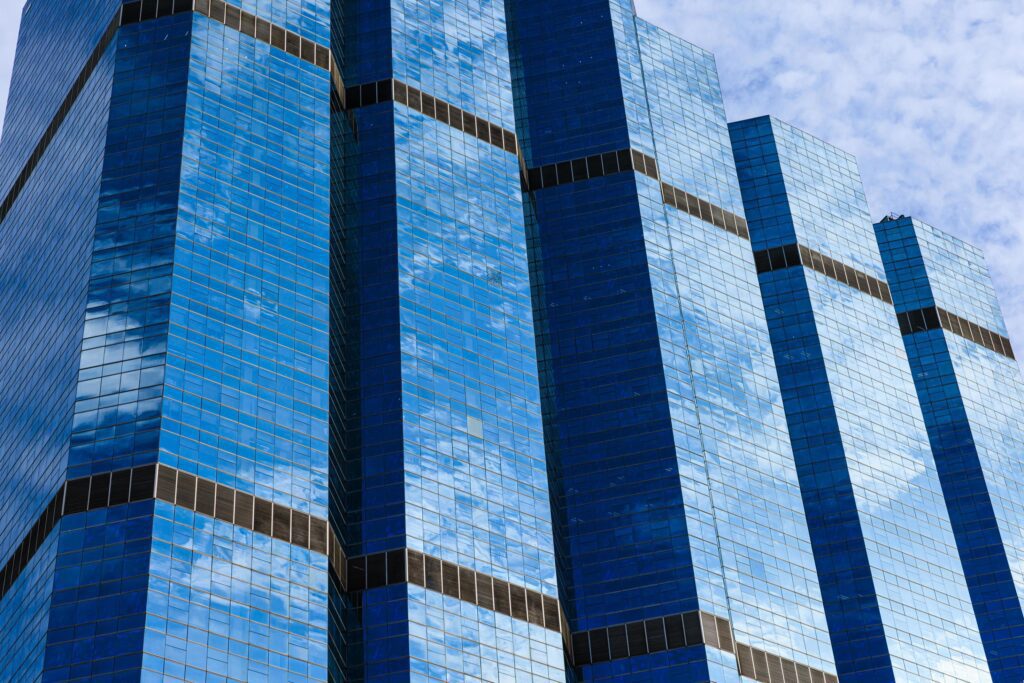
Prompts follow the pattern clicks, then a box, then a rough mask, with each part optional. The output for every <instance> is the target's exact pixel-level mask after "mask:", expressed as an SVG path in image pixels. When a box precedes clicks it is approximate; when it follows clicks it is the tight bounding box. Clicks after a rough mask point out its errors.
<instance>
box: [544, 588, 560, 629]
mask: <svg viewBox="0 0 1024 683" xmlns="http://www.w3.org/2000/svg"><path fill="white" fill-rule="evenodd" d="M544 626H545V627H546V628H549V629H551V630H552V631H558V630H560V629H561V621H560V620H559V618H558V601H557V600H555V599H554V598H552V597H549V596H547V595H545V596H544Z"/></svg>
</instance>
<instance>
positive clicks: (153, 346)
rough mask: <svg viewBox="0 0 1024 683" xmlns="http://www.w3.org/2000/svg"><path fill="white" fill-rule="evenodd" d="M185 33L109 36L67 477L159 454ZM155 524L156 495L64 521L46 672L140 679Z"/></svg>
mask: <svg viewBox="0 0 1024 683" xmlns="http://www.w3.org/2000/svg"><path fill="white" fill-rule="evenodd" d="M190 28H191V20H190V18H189V17H188V16H177V17H165V18H162V19H157V20H154V21H153V22H150V23H148V24H140V25H137V26H132V27H125V28H124V29H122V30H119V32H118V35H117V38H116V43H117V47H116V53H115V57H116V61H115V66H114V76H113V91H112V94H111V103H110V116H109V122H108V125H107V134H106V149H105V152H104V162H103V176H102V181H101V183H100V192H99V207H98V213H97V216H96V219H95V221H96V222H95V236H94V239H93V241H92V255H91V259H92V264H91V269H90V278H89V286H88V299H87V301H86V309H85V323H84V326H83V328H82V331H81V353H80V359H79V371H78V386H77V394H76V401H75V407H74V421H73V423H72V425H71V434H70V438H71V445H70V451H69V455H68V462H67V476H68V477H69V478H75V477H82V476H87V475H90V474H94V473H99V472H108V471H111V470H113V469H122V468H125V467H131V466H133V465H135V464H145V463H152V462H154V461H155V460H156V459H157V448H158V442H159V426H160V412H161V394H162V393H163V388H162V381H163V377H164V363H165V360H166V356H165V350H166V343H167V328H168V304H169V300H170V290H171V282H170V276H171V263H172V255H173V245H174V233H175V222H176V215H177V203H178V178H179V173H180V168H181V144H182V142H181V141H182V132H183V125H184V123H183V122H184V111H185V96H186V84H187V74H188V59H189V50H190V42H191V40H190ZM152 527H153V503H152V502H144V503H133V504H130V505H121V506H116V507H109V508H101V509H97V510H93V511H90V512H85V513H78V514H74V515H70V516H65V518H64V519H63V520H62V521H61V524H60V530H59V531H60V535H59V538H58V546H57V552H58V555H57V568H56V574H55V577H54V585H53V608H52V614H51V617H50V633H49V636H48V639H47V647H46V664H45V666H46V672H45V674H44V678H45V679H48V680H66V679H70V680H75V679H83V678H89V677H103V676H111V677H117V676H127V677H131V676H135V677H138V675H139V669H140V666H141V660H142V649H143V647H142V645H143V638H144V631H143V627H144V624H145V622H146V607H147V606H146V602H147V601H146V595H147V588H148V584H149V577H148V573H149V563H150V555H149V552H150V547H151V545H150V535H151V532H152Z"/></svg>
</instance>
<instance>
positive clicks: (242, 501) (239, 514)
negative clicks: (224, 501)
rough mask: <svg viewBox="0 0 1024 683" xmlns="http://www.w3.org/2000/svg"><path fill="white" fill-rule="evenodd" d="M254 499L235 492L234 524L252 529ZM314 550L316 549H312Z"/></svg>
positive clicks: (323, 550)
mask: <svg viewBox="0 0 1024 683" xmlns="http://www.w3.org/2000/svg"><path fill="white" fill-rule="evenodd" d="M253 505H254V498H253V496H251V495H249V494H248V493H243V492H242V491H236V492H235V524H237V525H238V526H240V527H242V528H245V529H250V530H251V529H252V513H253ZM314 550H316V548H314ZM326 551H327V548H326V547H324V548H323V549H322V550H319V551H318V552H321V553H324V552H326Z"/></svg>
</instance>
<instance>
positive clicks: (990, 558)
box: [875, 216, 1024, 682]
mask: <svg viewBox="0 0 1024 683" xmlns="http://www.w3.org/2000/svg"><path fill="white" fill-rule="evenodd" d="M875 232H876V234H877V235H878V244H879V246H880V247H881V254H882V260H883V261H884V263H885V272H886V276H887V278H888V281H889V285H890V287H891V288H892V297H893V302H894V305H895V307H896V316H897V319H898V320H899V325H900V332H901V334H902V335H903V343H904V344H905V346H906V349H907V356H908V358H909V359H910V367H911V370H912V371H913V373H914V384H915V385H916V387H917V395H918V397H919V400H920V402H921V408H922V410H923V411H924V420H925V426H926V427H927V429H928V438H929V439H930V441H931V445H932V452H933V453H934V454H935V465H936V468H937V470H938V473H939V479H940V480H941V482H942V490H943V492H944V493H945V496H946V504H947V506H948V508H949V518H950V521H951V522H952V524H953V532H954V534H955V536H956V543H957V548H958V550H959V552H960V560H961V562H962V563H963V568H964V575H965V577H966V578H967V587H968V589H969V590H970V594H971V600H972V601H973V603H974V613H975V615H976V616H977V619H978V628H979V629H980V630H981V640H982V643H983V644H984V646H985V654H986V655H987V657H988V662H989V667H990V668H991V672H992V680H994V681H1008V682H1009V681H1018V680H1022V679H1024V615H1022V612H1021V596H1022V595H1024V576H1022V574H1021V570H1022V567H1024V564H1022V561H1021V548H1022V547H1024V537H1022V534H1024V527H1022V524H1021V522H1022V519H1024V517H1022V512H1024V510H1022V508H1021V501H1020V484H1019V482H1020V481H1022V480H1024V459H1022V458H1021V455H1022V454H1024V434H1022V425H1021V419H1020V417H1021V415H1024V387H1022V383H1021V376H1020V369H1019V368H1018V366H1017V363H1016V362H1015V356H1014V352H1013V348H1012V346H1011V345H1010V340H1009V339H1008V338H1007V336H1006V325H1005V323H1004V322H1003V316H1002V313H1001V312H1000V310H999V302H998V301H997V300H996V296H995V291H994V290H993V288H992V282H991V280H990V279H989V275H988V268H987V266H986V265H985V259H984V256H983V255H982V254H981V252H980V251H979V250H978V249H977V248H976V247H974V246H972V245H970V244H966V243H965V242H963V241H961V240H958V239H956V238H955V237H953V236H952V235H948V234H946V233H944V232H942V231H940V230H937V229H935V228H933V227H932V226H930V225H928V224H926V223H923V222H921V221H918V220H914V219H913V218H910V217H905V216H900V217H898V218H895V217H887V218H885V219H883V220H882V221H881V222H880V223H876V224H875Z"/></svg>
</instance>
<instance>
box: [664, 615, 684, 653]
mask: <svg viewBox="0 0 1024 683" xmlns="http://www.w3.org/2000/svg"><path fill="white" fill-rule="evenodd" d="M665 642H666V643H667V645H668V649H669V650H676V649H678V648H681V647H686V646H687V641H686V630H685V629H684V627H683V616H682V615H679V614H673V615H671V616H668V617H665Z"/></svg>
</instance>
